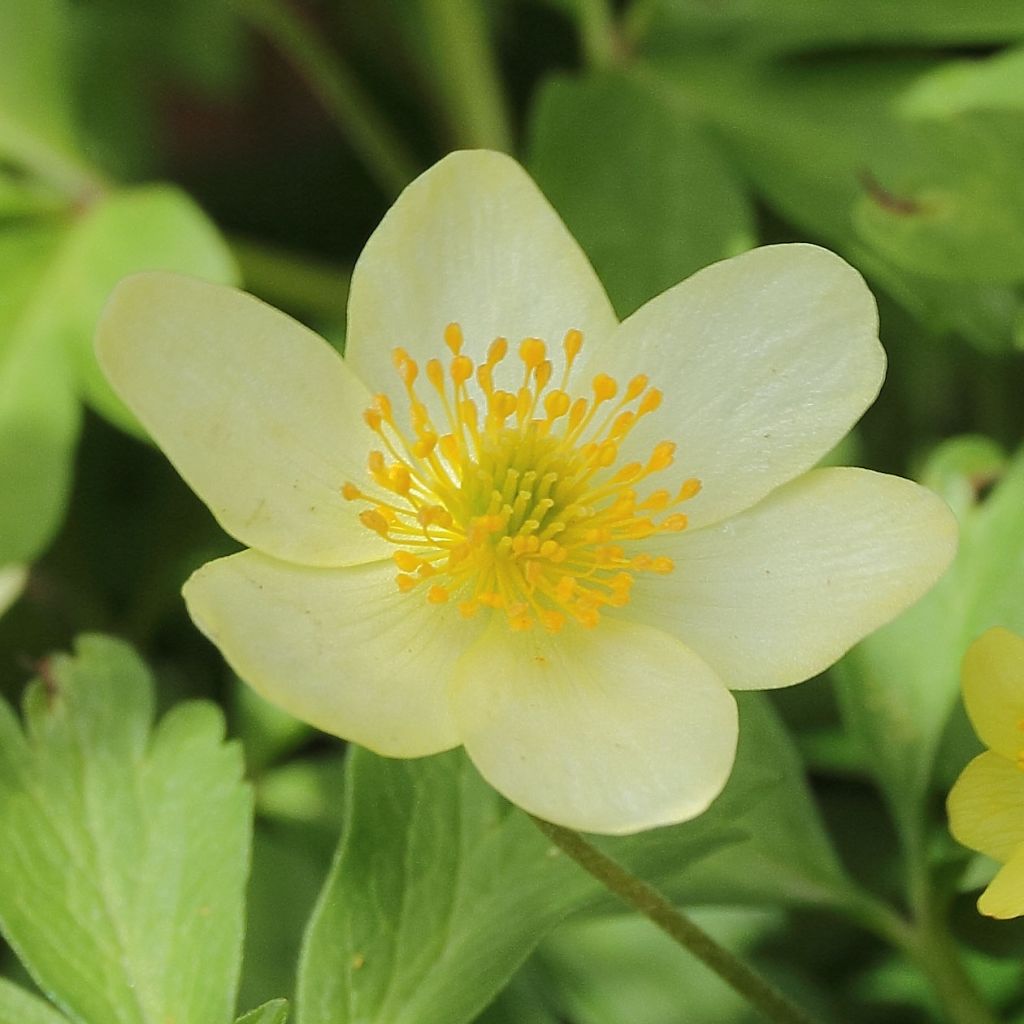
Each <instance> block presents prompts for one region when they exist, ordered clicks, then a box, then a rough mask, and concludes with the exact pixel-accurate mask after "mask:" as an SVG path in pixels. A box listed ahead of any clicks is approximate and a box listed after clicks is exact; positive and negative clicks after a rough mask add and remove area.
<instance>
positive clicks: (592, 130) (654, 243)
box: [528, 75, 755, 316]
mask: <svg viewBox="0 0 1024 1024" xmlns="http://www.w3.org/2000/svg"><path fill="white" fill-rule="evenodd" d="M528 164H529V167H530V171H531V173H532V174H533V176H534V178H535V179H536V180H537V183H538V184H539V185H540V187H541V188H542V189H543V190H544V192H545V194H546V195H547V196H548V198H549V199H550V200H551V201H552V203H553V204H554V205H555V207H556V208H557V209H558V211H559V213H560V214H561V215H562V217H563V219H564V220H565V222H566V224H567V225H568V226H569V229H570V230H571V231H572V233H573V234H574V235H575V236H576V238H577V239H578V240H579V242H580V244H581V245H582V246H583V248H584V249H585V250H586V252H587V255H588V256H589V257H590V259H591V261H592V262H593V264H594V266H595V268H596V270H597V272H598V274H599V276H600V277H601V280H602V281H603V282H604V283H605V286H606V287H607V288H608V291H609V295H610V296H611V299H612V302H613V303H614V305H615V307H616V309H617V310H618V311H619V313H620V315H623V316H625V315H627V314H629V313H632V312H633V310H635V309H636V308H637V307H639V306H640V305H642V304H643V303H644V302H646V301H647V300H648V299H650V298H653V297H654V296H655V295H657V294H659V293H660V292H662V291H664V290H665V289H666V288H669V287H671V286H672V285H674V284H676V283H677V282H679V281H681V280H682V279H683V278H684V277H688V276H689V275H690V274H692V273H693V272H694V271H696V270H699V269H700V268H701V267H704V266H707V264H709V263H713V262H715V261H716V260H720V259H723V258H724V257H726V256H733V255H735V254H736V253H738V252H741V251H743V250H744V249H748V248H750V246H752V245H753V244H754V242H755V237H754V225H753V213H752V210H751V207H750V203H749V202H748V200H747V197H746V194H745V191H744V187H743V184H742V183H741V181H740V180H739V179H738V177H737V176H736V174H735V172H734V171H733V169H732V168H731V166H730V165H729V162H728V161H727V160H726V159H725V157H724V156H723V155H722V154H721V152H720V151H719V149H718V147H717V145H716V144H715V142H714V140H713V139H712V138H711V137H710V136H709V135H708V133H707V132H706V130H705V129H704V128H703V127H702V126H700V125H698V124H696V123H694V122H693V121H691V120H689V119H688V118H687V117H686V116H685V115H684V113H683V111H681V110H680V109H678V108H675V107H673V106H672V105H671V104H670V103H669V102H668V101H667V100H666V97H665V92H664V90H662V91H660V92H659V91H656V90H655V89H653V88H652V87H651V86H650V85H649V83H647V82H645V81H643V80H640V79H633V78H630V77H628V76H625V75H599V76H593V77H589V78H583V79H568V78H557V79H552V80H549V82H548V83H547V85H546V86H545V88H544V90H543V91H542V93H541V95H540V99H539V101H538V103H537V107H536V110H535V111H534V115H533V119H532V125H531V145H530V157H529V161H528Z"/></svg>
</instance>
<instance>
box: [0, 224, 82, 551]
mask: <svg viewBox="0 0 1024 1024" xmlns="http://www.w3.org/2000/svg"><path fill="white" fill-rule="evenodd" d="M59 244H60V234H59V232H58V231H55V230H53V229H50V228H39V227H32V226H26V227H21V228H11V229H9V230H7V231H4V232H0V295H2V297H0V466H3V485H2V486H0V565H5V564H8V563H12V562H30V561H31V560H32V559H33V558H34V557H35V556H36V555H37V554H38V553H39V552H40V551H41V550H42V549H43V548H44V547H45V545H46V544H47V543H48V542H49V540H50V538H51V537H52V535H53V533H54V532H55V531H56V529H57V526H58V525H59V523H60V520H61V518H62V516H63V512H64V504H65V502H66V500H67V495H68V489H69V485H70V478H71V458H72V454H73V450H74V445H75V441H76V440H77V437H78V427H79V419H80V413H79V407H78V400H77V398H76V396H75V393H74V381H73V379H72V376H71V372H70V368H69V367H68V365H67V358H66V355H65V353H64V351H63V347H62V344H61V339H60V338H59V337H58V336H57V335H56V333H55V332H54V330H53V317H54V316H55V315H56V313H55V310H54V308H53V306H52V305H49V304H48V303H47V302H46V297H47V289H46V287H45V285H44V284H43V282H44V281H45V280H46V279H47V278H48V276H49V273H50V269H51V267H52V264H53V261H54V260H55V259H56V256H57V253H58V252H59Z"/></svg>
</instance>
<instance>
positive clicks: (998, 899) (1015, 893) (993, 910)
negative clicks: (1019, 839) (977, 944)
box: [978, 846, 1024, 920]
mask: <svg viewBox="0 0 1024 1024" xmlns="http://www.w3.org/2000/svg"><path fill="white" fill-rule="evenodd" d="M978 909H979V910H980V911H981V912H982V913H983V914H986V915H987V916H988V917H998V918H1001V919H1004V920H1005V919H1006V918H1009V917H1020V915H1021V914H1024V846H1022V847H1020V848H1019V849H1018V850H1017V852H1016V853H1015V854H1014V855H1013V856H1012V857H1011V858H1010V859H1009V860H1008V861H1007V862H1006V863H1005V864H1004V865H1003V866H1002V868H1001V869H1000V870H999V874H997V875H996V877H995V878H993V879H992V881H991V882H990V883H989V886H988V888H987V889H986V890H985V891H984V892H983V893H982V894H981V899H979V900H978Z"/></svg>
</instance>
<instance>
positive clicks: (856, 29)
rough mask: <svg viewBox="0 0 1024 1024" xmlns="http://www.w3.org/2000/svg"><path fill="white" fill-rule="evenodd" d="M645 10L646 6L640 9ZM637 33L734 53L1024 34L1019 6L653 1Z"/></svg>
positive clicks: (988, 0)
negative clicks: (723, 46)
mask: <svg viewBox="0 0 1024 1024" xmlns="http://www.w3.org/2000/svg"><path fill="white" fill-rule="evenodd" d="M638 6H640V5H638ZM644 6H645V7H646V8H648V10H647V11H642V12H640V13H641V16H642V21H640V19H637V21H638V22H639V24H638V25H637V28H638V30H639V31H641V32H642V33H643V37H644V41H645V42H648V41H649V42H650V44H653V45H656V46H657V47H658V49H659V50H664V51H670V50H675V51H676V52H678V50H679V49H680V48H681V47H685V46H687V45H689V46H692V45H693V42H694V39H695V38H696V39H701V40H702V41H704V42H718V43H720V44H727V45H728V46H729V47H730V49H731V52H732V53H733V54H735V52H737V51H739V52H741V53H742V52H743V51H750V52H756V53H772V54H780V53H794V52H798V51H801V50H812V51H815V52H819V51H821V50H823V49H826V48H835V49H853V48H862V49H867V48H869V47H871V46H877V45H879V44H883V45H884V44H908V43H909V44H930V45H936V44H939V45H942V44H949V45H967V44H971V43H974V44H982V45H984V44H989V45H991V44H994V43H999V42H1007V41H1013V40H1017V39H1020V38H1021V37H1022V36H1024V12H1022V11H1021V7H1020V4H1018V3H1016V2H1015V0H985V2H984V3H981V4H979V3H974V2H972V0H943V2H942V3H940V4H936V3H934V2H933V0H899V2H898V3H893V2H892V0H859V2H858V3H856V4H850V3H844V2H843V0H786V2H785V3H775V2H773V0H715V3H694V2H693V0H651V2H650V3H648V4H646V5H644Z"/></svg>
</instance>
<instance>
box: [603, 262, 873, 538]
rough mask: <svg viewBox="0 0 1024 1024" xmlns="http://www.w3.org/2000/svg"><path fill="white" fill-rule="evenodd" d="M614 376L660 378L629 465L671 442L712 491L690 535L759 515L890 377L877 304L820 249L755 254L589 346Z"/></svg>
mask: <svg viewBox="0 0 1024 1024" xmlns="http://www.w3.org/2000/svg"><path fill="white" fill-rule="evenodd" d="M584 357H585V358H589V359H590V360H591V361H592V362H593V364H594V367H595V369H600V370H603V371H604V372H606V373H609V374H611V375H612V376H613V377H615V376H619V377H628V376H630V375H631V374H633V373H636V372H638V371H644V372H646V373H647V374H649V375H650V378H651V383H652V384H653V385H654V386H656V387H659V388H661V389H662V390H663V391H664V393H665V400H664V402H663V403H662V406H661V408H660V409H659V410H658V412H657V413H656V414H655V415H653V416H649V417H647V418H646V419H645V420H643V421H642V422H641V423H639V424H638V425H637V426H636V428H635V429H634V431H633V433H632V434H631V435H630V439H629V443H628V445H626V446H624V449H623V454H622V459H623V461H625V462H629V461H631V459H633V458H636V457H640V458H642V457H643V453H646V452H647V451H649V450H650V448H651V446H652V445H653V444H655V443H656V442H657V441H659V440H662V439H664V438H668V439H670V440H672V441H675V442H677V443H678V445H679V450H678V453H677V457H676V462H677V465H678V466H680V468H681V470H682V471H683V472H684V473H686V474H687V475H689V476H695V477H698V478H699V479H700V480H701V481H702V483H703V489H702V491H701V493H700V495H699V496H698V497H697V498H695V499H694V500H693V501H692V502H691V503H690V504H689V505H688V506H687V510H686V511H687V514H688V516H689V517H690V523H691V526H692V527H693V528H696V527H699V526H702V525H707V524H709V523H713V522H717V521H719V520H721V519H723V518H725V517H726V516H729V515H732V514H734V513H736V512H739V511H742V510H743V509H746V508H749V507H750V506H751V505H753V504H754V503H755V502H757V501H759V500H760V499H761V498H763V497H764V496H765V495H766V494H768V493H769V492H770V491H772V490H773V489H774V488H776V487H778V486H779V485H780V484H783V483H785V482H786V481H788V480H791V479H793V478H794V477H795V476H797V475H798V474H799V473H802V472H804V471H805V470H807V469H810V468H811V467H812V466H813V465H814V464H815V463H816V462H817V461H818V460H819V459H820V458H821V457H822V456H823V455H825V453H826V452H828V451H829V450H830V449H831V448H832V447H833V446H834V445H835V444H836V443H837V442H838V441H839V440H840V439H841V438H842V437H843V436H844V435H845V434H846V433H847V432H848V431H849V429H850V427H852V426H853V424H854V423H855V422H856V421H857V420H858V419H859V418H860V416H861V414H862V413H863V412H864V410H865V409H866V408H867V407H868V406H869V405H870V404H871V402H872V401H874V398H875V396H876V394H877V393H878V389H879V386H880V385H881V383H882V378H883V376H884V374H885V353H884V352H883V351H882V347H881V345H880V344H879V343H878V315H877V313H876V310H875V302H874V299H873V298H872V296H871V293H870V292H869V291H868V288H867V285H865V283H864V280H863V278H862V277H861V276H860V274H858V273H857V271H856V270H854V269H853V268H852V267H851V266H850V265H849V264H848V263H846V262H845V261H844V260H842V259H840V258H839V257H838V256H836V255H835V254H834V253H831V252H829V251H828V250H826V249H820V248H818V247H817V246H813V245H773V246H766V247H764V248H760V249H754V250H752V251H750V252H747V253H744V254H743V255H741V256H736V257H734V258H733V259H729V260H724V261H723V262H721V263H716V264H714V265H713V266H710V267H707V268H706V269H704V270H701V271H699V272H698V273H696V274H694V275H693V276H692V277H690V278H688V279H687V280H686V281H683V282H682V283H681V284H679V285H676V287H674V288H671V289H669V290H668V291H667V292H664V293H663V294H662V295H659V296H658V297H657V298H655V299H653V300H651V301H650V302H649V303H647V305H645V306H644V307H642V308H641V309H640V310H638V311H637V312H636V313H634V314H633V316H631V317H629V319H628V320H626V321H625V322H624V323H623V324H622V326H621V327H620V328H619V330H618V332H617V333H616V334H615V336H614V337H613V338H612V339H611V342H610V344H608V345H606V346H598V347H593V348H591V349H590V351H589V352H588V350H586V349H584Z"/></svg>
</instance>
